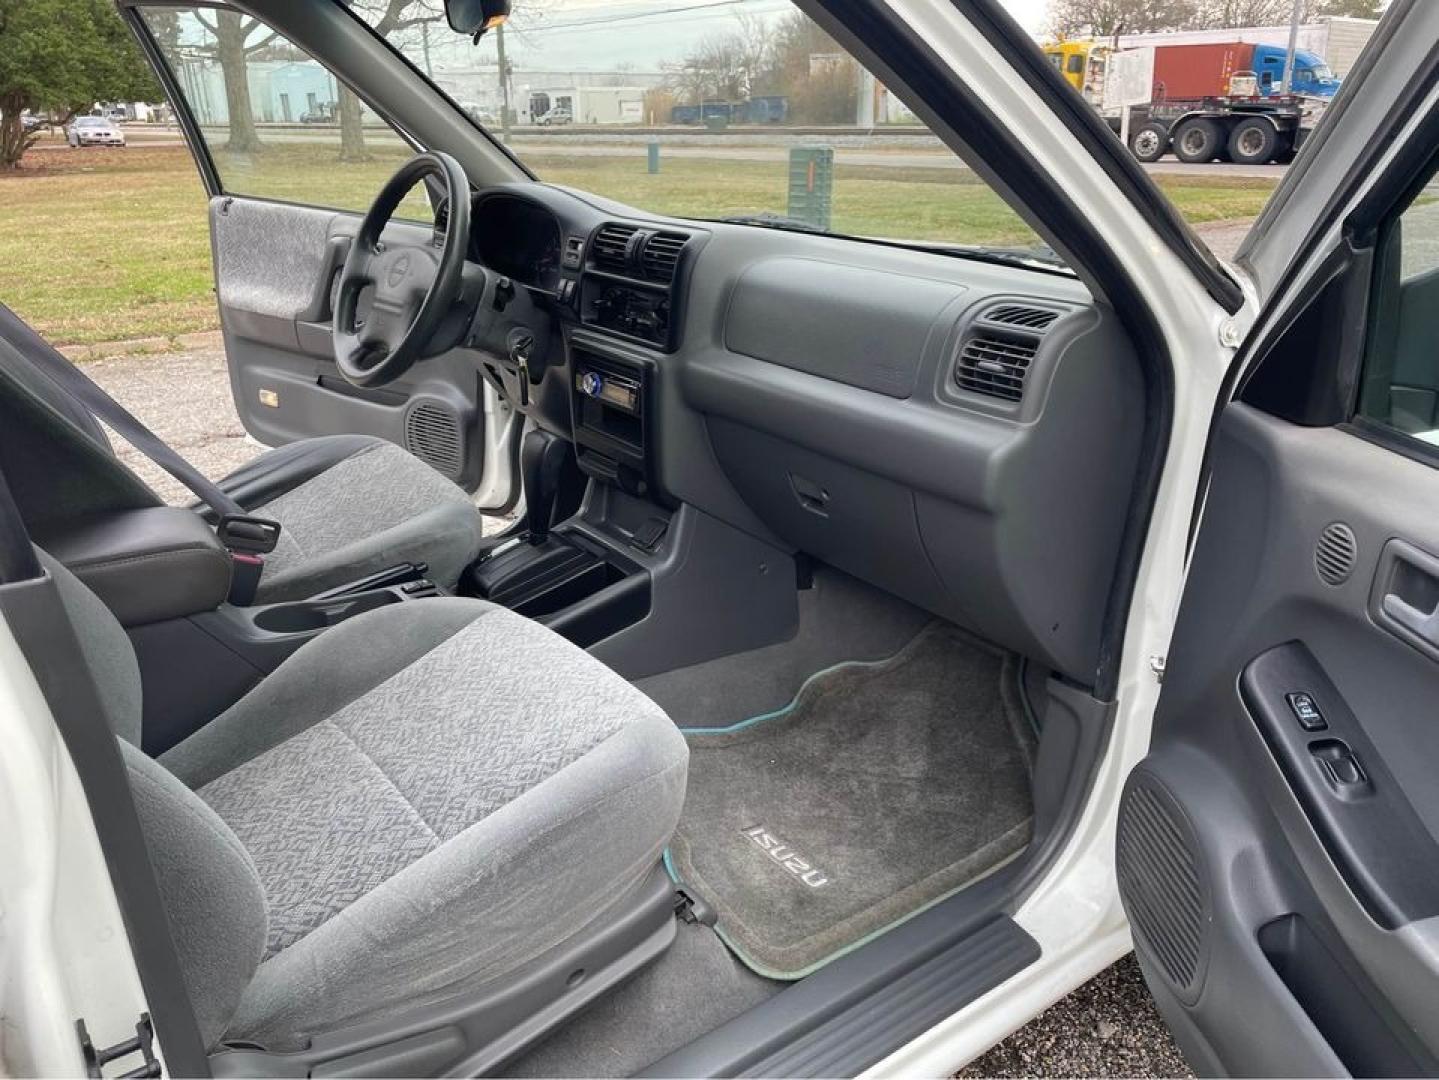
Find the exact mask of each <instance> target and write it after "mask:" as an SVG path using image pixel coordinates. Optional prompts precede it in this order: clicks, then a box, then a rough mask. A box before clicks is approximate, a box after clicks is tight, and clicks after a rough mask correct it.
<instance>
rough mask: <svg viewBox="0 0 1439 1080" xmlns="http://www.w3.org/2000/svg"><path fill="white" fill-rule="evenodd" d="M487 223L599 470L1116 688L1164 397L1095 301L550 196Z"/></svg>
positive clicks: (585, 458)
mask: <svg viewBox="0 0 1439 1080" xmlns="http://www.w3.org/2000/svg"><path fill="white" fill-rule="evenodd" d="M472 228H473V241H472V242H473V246H474V248H475V250H476V252H477V254H478V255H479V258H480V260H481V261H482V262H484V263H485V264H486V265H487V266H489V267H490V268H491V269H492V270H494V271H497V272H498V273H501V274H505V275H507V276H509V277H510V278H512V279H514V281H516V282H518V283H522V284H524V285H528V286H530V287H531V288H532V289H534V290H538V291H539V295H538V296H537V297H536V298H534V299H533V306H530V304H531V301H530V300H526V301H525V302H524V303H523V304H517V305H516V310H523V311H525V312H528V313H529V314H528V315H526V316H525V317H532V318H535V319H542V320H543V321H544V323H545V330H544V331H543V335H544V337H545V340H546V341H547V343H548V344H547V350H548V353H547V355H546V356H545V357H543V358H540V357H536V358H534V359H532V360H531V361H530V362H529V364H528V372H529V376H530V379H531V380H532V381H533V386H529V387H527V388H526V400H527V401H528V402H529V405H528V407H527V409H526V411H527V413H528V415H529V417H530V419H531V420H532V421H534V422H535V423H538V424H541V425H543V426H545V427H547V428H549V429H551V430H553V431H555V432H557V433H559V434H561V435H563V436H565V437H566V438H568V439H570V441H571V442H572V443H573V444H574V445H575V447H576V451H577V456H578V460H579V463H580V467H581V468H582V469H584V470H585V471H586V472H588V473H589V474H590V475H591V476H593V477H597V478H600V479H603V480H605V481H607V482H611V483H614V484H617V485H618V486H620V487H622V488H623V489H625V490H627V491H629V492H630V493H631V494H634V495H641V496H644V497H647V498H651V499H655V500H657V501H660V502H663V503H667V504H668V505H671V506H673V505H677V504H680V503H688V504H690V505H691V506H693V507H695V508H697V509H698V510H700V511H702V512H703V513H705V514H708V515H711V516H713V517H716V518H718V519H720V520H722V521H724V522H726V523H727V524H729V525H731V526H733V527H735V528H737V529H739V530H741V531H743V532H745V533H748V534H749V535H751V536H754V537H757V538H759V539H762V540H764V541H766V542H768V543H771V544H773V545H775V546H779V547H781V548H783V549H786V550H789V551H796V552H804V553H806V554H808V555H810V556H813V557H815V558H817V559H820V560H822V561H824V562H826V563H829V564H830V565H832V566H835V567H838V568H839V569H841V570H844V571H846V572H848V573H851V574H853V575H855V576H856V577H859V578H861V579H863V580H866V581H868V582H870V583H871V584H874V585H877V586H879V587H880V588H883V589H885V590H887V591H889V592H892V593H894V594H896V595H898V596H902V597H904V598H905V599H908V600H910V601H912V602H914V603H916V604H918V605H920V606H921V607H924V608H927V609H928V610H930V611H933V612H935V613H936V614H938V615H941V616H943V617H945V618H948V619H951V620H953V621H954V622H956V623H959V624H960V625H962V626H966V627H968V628H970V629H971V630H974V631H976V632H978V633H980V634H981V635H982V636H984V637H986V638H987V639H989V640H991V641H995V642H998V643H1000V644H1003V645H1005V646H1006V647H1008V648H1011V649H1013V650H1015V651H1016V652H1019V653H1021V654H1023V655H1025V656H1029V657H1032V658H1034V659H1036V660H1039V661H1041V662H1043V663H1044V664H1045V665H1046V666H1047V667H1049V668H1050V669H1052V670H1055V671H1059V672H1063V673H1064V674H1066V675H1069V676H1071V677H1072V678H1074V679H1076V680H1079V681H1081V682H1088V681H1089V680H1091V679H1092V677H1093V673H1094V671H1095V668H1096V666H1097V664H1098V653H1099V646H1100V640H1101V622H1102V617H1103V612H1104V611H1105V609H1106V605H1107V601H1108V595H1109V588H1110V582H1111V580H1112V578H1113V574H1114V569H1115V565H1116V555H1115V553H1116V551H1117V550H1118V545H1119V541H1120V536H1121V533H1122V530H1123V527H1124V522H1125V520H1126V517H1127V515H1128V511H1129V498H1130V494H1131V492H1132V490H1133V482H1134V478H1135V475H1136V469H1137V462H1138V453H1139V441H1140V433H1141V430H1142V422H1141V418H1142V417H1143V415H1144V408H1145V405H1144V393H1145V391H1144V380H1143V374H1142V369H1141V367H1140V364H1139V361H1138V358H1137V357H1136V355H1135V353H1134V351H1133V347H1132V345H1131V344H1130V342H1129V340H1128V337H1127V335H1126V334H1125V333H1124V331H1123V329H1122V327H1121V326H1120V323H1119V320H1118V319H1117V318H1116V317H1115V315H1114V313H1113V312H1112V311H1110V310H1109V309H1107V308H1106V307H1104V306H1103V305H1102V304H1100V303H1097V302H1096V301H1095V299H1094V297H1093V296H1092V295H1091V294H1090V292H1089V291H1088V289H1087V288H1086V287H1085V286H1084V285H1083V284H1082V283H1081V282H1080V281H1078V280H1077V279H1074V278H1071V277H1069V276H1067V275H1055V274H1046V273H1040V272H1034V271H1031V270H1027V269H1024V268H1019V267H1013V266H1003V265H998V264H994V263H986V262H983V261H977V260H973V259H966V258H957V257H948V256H945V255H942V254H936V253H932V252H922V251H915V250H912V249H906V248H900V247H896V246H891V245H885V244H869V243H862V242H856V241H853V240H849V239H845V238H842V237H832V236H825V235H817V234H803V233H794V232H782V231H778V230H774V229H766V228H756V227H752V226H746V225H740V224H728V223H719V222H697V221H690V220H681V219H667V218H656V217H651V216H647V215H643V214H641V213H639V212H637V211H635V210H634V209H633V208H631V207H626V206H623V205H620V204H616V203H613V202H609V201H607V200H604V199H601V198H599V197H597V196H593V195H587V194H585V193H582V192H576V191H572V190H569V189H565V188H558V187H552V186H550V185H547V184H543V183H538V182H529V183H524V184H513V185H505V186H503V187H502V188H499V189H492V190H491V191H488V192H483V193H481V194H480V195H479V196H477V197H476V202H475V213H474V216H473V218H472ZM518 317H519V316H517V318H518ZM508 332H509V330H508V328H507V329H506V333H508ZM511 400H518V397H512V398H511Z"/></svg>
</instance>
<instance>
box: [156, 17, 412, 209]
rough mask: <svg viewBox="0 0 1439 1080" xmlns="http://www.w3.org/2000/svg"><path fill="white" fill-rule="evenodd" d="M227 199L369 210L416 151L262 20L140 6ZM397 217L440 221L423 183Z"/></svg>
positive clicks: (307, 56) (365, 105)
mask: <svg viewBox="0 0 1439 1080" xmlns="http://www.w3.org/2000/svg"><path fill="white" fill-rule="evenodd" d="M138 10H139V11H140V13H141V15H142V16H143V17H144V19H145V21H146V23H147V24H148V25H149V27H150V30H151V31H152V32H153V33H154V35H155V39H156V41H157V42H158V44H159V46H160V51H161V52H162V53H163V54H164V56H165V59H166V61H167V62H168V63H169V65H170V68H171V70H172V71H173V72H174V74H175V80H176V82H177V83H179V86H180V92H181V94H182V95H183V96H184V98H185V100H186V102H187V103H188V105H189V107H190V110H191V112H192V113H193V114H194V116H195V119H196V121H197V122H198V123H199V125H200V131H201V134H202V135H203V137H204V139H205V144H206V146H207V148H208V149H209V152H210V156H211V158H212V159H213V160H214V162H215V168H216V169H217V170H218V171H219V174H220V182H221V184H222V185H223V187H224V189H225V191H226V192H228V193H230V194H233V195H249V196H255V197H258V198H265V199H282V200H284V201H286V202H296V203H306V204H310V205H315V206H328V207H334V208H336V209H340V210H354V211H364V210H367V209H369V206H370V204H371V202H373V201H374V198H375V196H376V195H377V194H378V193H379V190H380V187H381V186H382V185H383V184H384V182H385V181H386V180H387V179H389V177H390V175H391V174H392V173H394V171H395V170H396V169H397V168H398V167H399V166H400V164H401V163H403V162H404V161H405V160H406V159H408V158H409V157H410V156H411V155H412V154H413V153H414V150H413V148H412V147H411V146H410V145H409V143H407V142H406V141H405V140H404V139H402V138H401V137H400V136H399V135H398V134H397V133H396V132H395V130H394V129H393V128H391V127H390V126H389V125H388V124H387V123H386V122H385V121H384V120H383V119H382V118H381V117H379V116H377V115H376V114H375V113H374V111H372V110H371V109H370V108H369V106H368V105H367V104H366V103H365V102H364V101H362V100H361V99H360V98H358V97H357V96H356V95H355V94H354V93H352V92H350V90H349V89H348V88H347V87H346V86H345V85H344V84H343V83H341V82H339V81H338V80H337V79H336V78H335V76H334V75H332V74H331V73H330V72H329V71H328V70H327V69H326V68H325V67H324V66H323V65H321V64H320V63H318V62H317V61H316V60H314V59H313V58H312V57H311V56H310V55H309V54H308V53H306V52H304V51H303V50H302V49H300V48H298V47H296V46H295V45H294V44H292V43H291V42H290V41H288V40H287V39H286V38H284V37H282V36H281V35H279V34H277V33H275V32H274V31H273V30H271V29H270V28H269V27H267V26H266V25H265V24H264V23H262V22H260V21H259V20H258V19H254V18H251V17H250V16H248V15H241V14H240V13H238V12H235V11H230V10H226V9H222V8H209V7H148V6H146V7H140V8H139V9H138ZM397 215H398V216H400V217H405V218H410V219H414V220H419V221H427V220H430V219H431V214H430V208H429V204H428V201H427V199H426V193H425V190H424V187H423V185H419V186H417V187H416V188H414V189H413V190H412V191H411V192H410V193H409V195H408V196H407V197H406V198H405V200H404V202H403V203H402V204H401V206H400V208H399V210H398V211H397Z"/></svg>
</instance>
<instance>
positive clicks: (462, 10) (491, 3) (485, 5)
mask: <svg viewBox="0 0 1439 1080" xmlns="http://www.w3.org/2000/svg"><path fill="white" fill-rule="evenodd" d="M509 17H510V0H445V19H446V20H447V21H448V22H449V24H450V29H451V30H453V31H454V32H455V33H457V34H469V35H470V36H472V37H473V38H474V39H475V40H476V41H479V40H480V38H481V37H483V36H484V33H485V31H486V30H491V29H493V28H494V27H496V26H499V25H500V24H501V23H503V22H504V21H505V20H506V19H508V18H509Z"/></svg>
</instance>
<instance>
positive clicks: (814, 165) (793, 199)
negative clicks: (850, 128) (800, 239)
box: [789, 146, 834, 231]
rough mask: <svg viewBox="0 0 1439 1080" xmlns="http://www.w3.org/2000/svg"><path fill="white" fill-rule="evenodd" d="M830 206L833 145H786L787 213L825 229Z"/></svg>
mask: <svg viewBox="0 0 1439 1080" xmlns="http://www.w3.org/2000/svg"><path fill="white" fill-rule="evenodd" d="M833 207H834V147H832V146H792V147H790V151H789V216H790V217H792V218H796V219H798V220H799V221H804V222H808V223H809V224H811V225H813V226H815V227H816V228H820V229H824V230H826V231H828V230H829V222H830V214H831V211H832V210H833Z"/></svg>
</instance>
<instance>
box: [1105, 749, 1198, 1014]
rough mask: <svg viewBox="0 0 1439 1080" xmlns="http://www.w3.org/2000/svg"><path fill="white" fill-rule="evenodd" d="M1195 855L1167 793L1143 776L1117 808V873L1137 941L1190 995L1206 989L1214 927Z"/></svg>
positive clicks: (1184, 823) (1181, 817)
mask: <svg viewBox="0 0 1439 1080" xmlns="http://www.w3.org/2000/svg"><path fill="white" fill-rule="evenodd" d="M1197 851H1198V848H1197V846H1196V844H1195V840H1194V835H1193V831H1192V830H1191V829H1190V827H1189V823H1188V821H1187V820H1186V819H1185V817H1184V815H1183V814H1182V812H1180V810H1179V809H1178V807H1177V806H1176V805H1175V803H1174V799H1173V797H1172V796H1171V795H1170V794H1169V792H1168V790H1167V789H1166V788H1164V787H1162V786H1160V784H1159V782H1158V781H1157V780H1155V779H1153V778H1152V777H1148V776H1144V775H1143V774H1139V778H1138V779H1137V781H1131V782H1130V785H1129V788H1128V790H1126V791H1125V792H1124V796H1123V798H1121V799H1120V803H1119V826H1118V832H1117V835H1116V837H1115V845H1114V855H1115V860H1114V862H1115V874H1116V877H1117V878H1118V880H1119V892H1120V896H1121V897H1122V898H1123V900H1124V909H1125V911H1126V912H1127V913H1128V915H1129V922H1130V925H1131V926H1132V927H1133V928H1134V932H1135V934H1136V935H1137V936H1138V937H1139V938H1141V939H1142V941H1143V943H1144V944H1146V945H1148V946H1149V951H1150V953H1151V955H1152V956H1153V957H1154V959H1155V961H1157V962H1158V964H1159V966H1160V967H1161V968H1162V969H1163V971H1164V974H1165V975H1166V976H1167V977H1168V978H1169V981H1170V982H1172V983H1173V984H1174V986H1175V988H1176V989H1177V990H1179V991H1180V993H1181V994H1183V995H1186V996H1187V995H1190V994H1193V993H1194V992H1196V991H1197V990H1198V988H1199V985H1200V980H1201V977H1202V975H1203V970H1204V965H1203V961H1204V956H1205V944H1206V942H1205V934H1206V927H1207V925H1208V923H1209V921H1210V915H1209V900H1208V894H1207V891H1206V889H1205V885H1204V876H1203V874H1202V872H1201V868H1200V866H1199V863H1198V855H1197Z"/></svg>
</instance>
